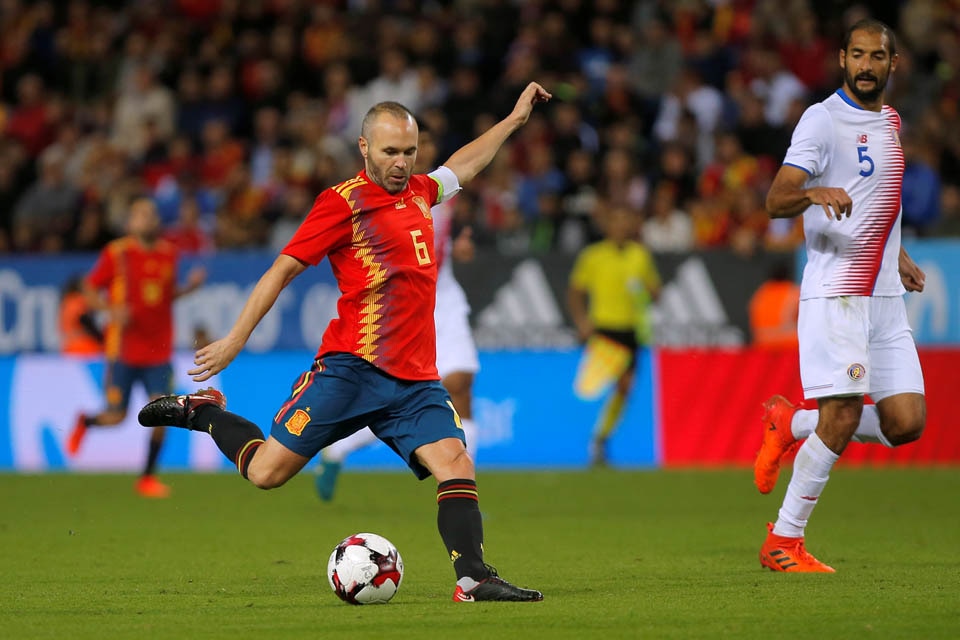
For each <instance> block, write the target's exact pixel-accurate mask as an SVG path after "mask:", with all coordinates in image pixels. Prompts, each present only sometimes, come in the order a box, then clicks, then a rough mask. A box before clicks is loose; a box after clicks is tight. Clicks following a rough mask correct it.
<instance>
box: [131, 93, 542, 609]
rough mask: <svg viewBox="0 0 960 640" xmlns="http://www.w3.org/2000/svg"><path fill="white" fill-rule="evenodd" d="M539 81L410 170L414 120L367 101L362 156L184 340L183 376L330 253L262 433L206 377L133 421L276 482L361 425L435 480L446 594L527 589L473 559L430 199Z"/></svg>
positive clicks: (532, 593) (238, 337)
mask: <svg viewBox="0 0 960 640" xmlns="http://www.w3.org/2000/svg"><path fill="white" fill-rule="evenodd" d="M550 98H551V95H550V94H549V93H548V92H547V91H545V90H544V88H543V87H541V86H540V85H539V84H537V83H535V82H532V83H530V84H529V85H528V86H527V87H526V88H525V89H524V91H523V93H522V94H521V95H520V98H519V99H518V101H517V103H516V105H515V106H514V109H513V111H512V112H511V113H510V115H508V116H507V117H506V118H504V119H503V120H501V121H500V122H498V123H497V124H496V125H494V126H493V127H491V128H490V129H489V130H488V131H486V132H485V133H484V134H482V135H480V136H479V137H478V138H476V139H475V140H473V141H472V142H470V143H468V144H466V145H464V146H463V147H461V148H460V149H459V150H457V151H456V152H455V153H454V154H453V155H452V156H451V157H450V158H449V159H448V160H447V162H446V163H444V165H443V166H441V167H440V168H438V169H436V170H435V171H432V172H431V173H429V174H427V175H422V174H419V175H414V174H413V166H414V162H415V161H416V156H417V133H418V129H417V123H416V120H415V119H414V117H413V115H412V114H411V113H410V111H409V110H407V109H406V108H405V107H403V106H402V105H400V104H398V103H395V102H382V103H379V104H377V105H374V106H373V107H372V108H371V109H370V111H368V112H367V114H366V116H365V117H364V119H363V123H362V125H361V135H360V138H359V140H358V144H359V148H360V153H361V155H362V156H363V159H364V167H365V168H364V170H363V171H361V172H360V173H359V174H358V175H357V176H356V177H354V178H352V179H350V180H347V181H346V182H343V183H341V184H339V185H337V186H335V187H332V188H329V189H326V190H325V191H323V192H322V193H321V194H320V195H319V196H318V197H317V199H316V201H315V202H314V205H313V208H312V209H311V210H310V212H309V214H308V215H307V217H306V219H305V220H304V222H303V224H302V225H301V226H300V228H299V229H298V230H297V232H296V233H295V234H294V236H293V238H292V239H291V240H290V242H289V243H288V244H287V246H286V247H285V248H284V249H283V251H282V252H281V253H280V255H279V256H278V257H277V259H276V261H275V262H274V264H273V266H271V267H270V268H269V269H268V270H267V272H266V273H264V275H263V276H262V277H261V278H260V281H259V282H258V283H257V285H256V286H255V287H254V290H253V292H252V293H251V294H250V297H249V299H248V300H247V303H246V305H245V306H244V308H243V310H242V311H241V312H240V317H239V318H238V319H237V321H236V323H235V324H234V326H233V328H232V329H231V330H230V332H229V333H228V334H227V335H226V336H224V337H223V338H221V339H220V340H217V341H215V342H213V343H211V344H210V345H208V346H207V347H204V348H202V349H200V350H198V351H197V353H196V356H195V359H194V363H195V364H196V366H195V367H194V368H193V369H191V370H190V371H189V372H188V373H189V374H190V375H192V376H193V379H194V380H195V381H197V382H202V381H204V380H207V379H209V378H210V377H211V376H213V375H215V374H217V373H219V372H220V371H222V370H223V369H224V368H226V367H227V365H229V364H230V362H231V361H232V360H233V359H234V358H235V357H236V355H237V354H238V353H239V352H240V350H241V349H242V348H243V346H244V344H245V343H246V341H247V339H248V338H249V336H250V334H251V333H252V332H253V330H254V328H255V327H256V326H257V324H258V323H259V322H260V320H261V319H262V318H263V316H264V315H266V313H267V312H268V311H269V310H270V308H271V307H272V306H273V304H274V303H275V302H276V300H277V297H278V296H279V295H280V292H281V291H282V290H283V288H284V287H285V286H286V285H287V284H288V283H289V282H290V281H291V280H293V279H294V278H295V277H296V276H298V275H299V274H300V273H301V272H303V271H304V269H306V268H307V266H308V265H314V264H317V263H319V262H320V261H321V260H322V259H323V258H324V257H327V258H328V259H329V260H330V264H331V266H332V268H333V273H334V276H335V277H336V278H337V282H338V284H339V286H340V291H341V296H340V299H339V301H338V303H337V311H338V314H337V318H336V319H334V320H332V321H331V322H330V324H329V325H328V326H327V330H326V332H325V333H324V335H323V340H322V343H321V345H320V349H319V350H318V352H317V357H316V361H315V362H314V363H313V366H312V367H311V368H310V369H309V370H307V371H305V372H303V373H302V374H301V375H300V376H299V377H298V378H297V379H296V381H295V382H294V384H293V387H292V390H291V393H290V396H289V397H288V398H287V400H286V401H285V402H284V403H283V404H282V405H281V406H280V408H279V410H278V411H277V413H276V415H275V417H274V421H273V425H272V427H271V430H270V436H269V437H268V438H267V439H266V440H264V436H263V432H262V431H261V430H260V428H259V427H258V426H257V425H255V424H253V423H252V422H250V421H248V420H246V419H245V418H243V417H241V416H239V415H236V414H234V413H230V412H228V411H226V410H225V406H226V400H225V399H224V397H223V396H222V394H220V393H219V392H218V391H215V390H204V391H200V392H197V393H195V394H190V395H179V396H167V397H164V398H160V399H158V400H155V401H153V402H151V403H149V404H148V405H147V406H145V407H144V408H143V409H142V410H141V411H140V416H139V418H140V423H141V424H143V425H144V426H148V427H153V426H163V425H173V426H178V427H182V428H186V429H192V430H195V431H205V432H207V433H209V434H210V435H211V436H212V437H213V439H214V441H215V442H216V443H217V446H218V447H219V448H220V450H221V451H222V452H223V453H224V455H226V456H227V457H228V458H229V459H230V460H232V461H233V462H235V463H236V465H237V469H238V471H239V472H240V474H241V475H242V476H243V477H244V478H246V479H248V480H249V481H250V482H252V483H253V484H254V485H256V486H257V487H260V488H262V489H270V488H273V487H279V486H280V485H282V484H283V483H285V482H286V481H287V480H289V479H290V478H292V477H293V476H294V475H295V474H296V473H297V472H299V471H300V470H301V469H302V468H303V467H304V465H306V464H307V462H309V461H310V459H311V458H312V457H313V456H315V455H316V454H317V452H319V451H320V450H321V449H323V448H324V447H326V446H327V445H329V444H331V443H333V442H336V441H337V440H339V439H341V438H344V437H346V436H348V435H350V434H351V433H353V432H355V431H357V430H359V429H361V428H363V427H364V426H367V425H369V426H370V428H371V429H372V430H373V432H374V433H376V435H377V437H379V438H380V439H381V440H383V441H384V442H385V443H386V444H387V445H388V446H390V448H392V449H393V450H394V451H395V452H396V453H397V454H398V455H399V456H401V457H402V458H403V459H404V460H405V461H406V462H407V464H408V465H409V467H410V468H411V470H412V471H413V472H414V474H415V475H416V476H417V477H418V478H420V479H423V478H426V477H427V476H430V475H433V476H434V478H436V480H437V482H438V487H437V503H438V515H437V526H438V529H439V530H440V537H441V538H442V539H443V542H444V544H445V546H446V548H447V551H448V552H449V554H450V558H451V560H452V561H453V567H454V571H455V572H456V575H457V585H456V588H455V590H454V594H453V599H454V600H455V601H457V602H474V601H478V600H510V601H537V600H542V599H543V596H542V595H541V594H540V592H539V591H536V590H533V589H521V588H519V587H516V586H514V585H512V584H510V583H509V582H507V581H505V580H503V579H502V578H500V577H499V576H498V575H497V572H496V570H495V569H493V568H492V567H490V566H489V565H487V564H486V563H485V562H484V559H483V524H482V522H481V516H480V508H479V503H478V498H477V495H478V494H477V483H476V477H475V469H474V466H473V461H472V460H471V459H470V456H469V455H468V454H467V451H466V448H465V447H464V437H463V430H462V429H461V428H460V418H459V416H458V415H457V412H456V410H455V409H454V407H453V403H452V402H451V400H450V395H449V394H448V393H447V391H446V390H445V389H444V388H443V386H442V385H441V384H440V382H439V376H438V375H437V367H436V359H437V354H436V329H435V326H434V319H433V311H434V301H435V298H436V283H437V259H436V255H435V254H434V249H433V247H434V229H433V220H432V218H431V214H430V207H431V206H433V205H434V204H437V203H440V202H444V201H446V200H447V199H449V198H451V197H453V195H454V194H455V193H456V192H457V191H459V190H460V188H461V185H463V184H466V183H467V182H469V181H470V180H471V179H473V178H474V176H476V175H477V173H479V172H480V171H481V170H483V169H484V167H486V166H487V165H488V164H489V163H490V161H491V160H492V159H493V157H494V155H495V154H496V153H497V151H498V150H499V149H500V147H501V146H502V145H503V143H504V142H505V141H506V140H507V138H508V137H509V136H510V135H511V134H512V133H513V132H514V131H516V130H517V129H519V128H520V127H521V126H523V125H524V124H525V123H526V121H527V119H528V118H529V117H530V113H531V112H532V110H533V107H534V105H535V104H536V103H538V102H544V101H546V100H549V99H550Z"/></svg>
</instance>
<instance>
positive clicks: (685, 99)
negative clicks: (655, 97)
mask: <svg viewBox="0 0 960 640" xmlns="http://www.w3.org/2000/svg"><path fill="white" fill-rule="evenodd" d="M723 109H724V100H723V94H722V93H720V91H719V90H718V89H717V88H716V87H712V86H710V85H707V84H705V83H704V82H703V79H702V78H701V76H700V73H699V72H698V71H697V70H696V69H695V68H693V67H692V66H689V65H688V66H686V67H684V69H683V71H682V72H681V73H680V75H679V76H678V78H677V81H676V82H675V83H674V85H673V87H672V88H671V90H670V92H669V93H668V94H666V95H665V96H663V100H662V102H661V103H660V111H659V113H658V115H657V119H656V121H655V122H654V124H653V131H654V134H655V135H656V138H657V140H659V141H660V142H669V141H671V140H682V138H683V136H682V128H683V123H682V119H683V112H684V111H689V112H690V113H691V114H692V115H693V122H694V124H695V127H694V131H695V132H696V148H695V150H696V154H697V165H698V166H705V165H706V164H707V163H708V162H710V160H712V159H713V134H714V132H715V131H716V129H717V127H718V126H719V125H720V123H721V116H722V115H723Z"/></svg>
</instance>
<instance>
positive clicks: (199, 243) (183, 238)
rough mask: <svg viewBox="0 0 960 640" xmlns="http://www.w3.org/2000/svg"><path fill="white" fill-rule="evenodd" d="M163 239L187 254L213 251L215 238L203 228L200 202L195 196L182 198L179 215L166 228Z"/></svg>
mask: <svg viewBox="0 0 960 640" xmlns="http://www.w3.org/2000/svg"><path fill="white" fill-rule="evenodd" d="M163 239H164V240H166V241H167V242H169V243H171V244H172V245H173V246H175V247H176V248H177V249H179V250H180V252H181V253H183V254H186V255H189V254H196V253H210V252H211V251H213V248H214V244H213V238H212V237H211V236H210V234H209V233H208V232H207V230H206V229H204V228H203V220H202V216H201V213H200V204H199V203H198V202H197V199H196V198H195V197H186V198H183V199H181V200H180V213H179V217H178V218H177V221H176V222H175V223H174V224H173V225H172V226H170V227H168V228H167V229H166V230H164V232H163Z"/></svg>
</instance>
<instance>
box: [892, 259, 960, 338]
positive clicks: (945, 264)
mask: <svg viewBox="0 0 960 640" xmlns="http://www.w3.org/2000/svg"><path fill="white" fill-rule="evenodd" d="M903 245H904V247H905V248H906V250H907V253H909V254H910V257H911V258H913V261H914V262H916V263H917V265H919V267H920V268H921V269H923V270H924V272H925V273H926V274H927V281H926V285H925V286H924V290H923V293H910V294H907V297H906V298H905V299H906V303H907V315H908V317H909V318H910V326H911V327H912V328H913V335H914V337H915V338H916V341H917V344H923V345H948V344H958V343H960V242H957V241H956V240H905V241H904V243H903Z"/></svg>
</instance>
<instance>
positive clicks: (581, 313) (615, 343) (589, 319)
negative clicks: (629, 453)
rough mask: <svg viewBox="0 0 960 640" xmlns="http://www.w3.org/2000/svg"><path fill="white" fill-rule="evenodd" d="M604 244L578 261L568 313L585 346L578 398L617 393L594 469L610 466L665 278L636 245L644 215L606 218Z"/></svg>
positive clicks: (605, 417)
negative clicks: (613, 439)
mask: <svg viewBox="0 0 960 640" xmlns="http://www.w3.org/2000/svg"><path fill="white" fill-rule="evenodd" d="M603 226H604V239H603V240H601V241H599V242H596V243H594V244H592V245H589V246H587V247H585V248H584V249H583V250H581V252H580V253H579V254H578V255H577V258H576V261H575V262H574V265H573V270H572V271H571V273H570V284H569V287H568V289H567V307H568V309H569V311H570V316H571V318H572V319H573V322H574V325H575V326H576V328H577V333H578V334H579V336H580V339H581V340H584V341H586V347H585V349H584V355H583V362H582V363H581V368H580V371H579V372H578V375H577V378H578V380H577V382H576V386H577V387H578V395H581V397H587V396H589V395H590V392H589V391H586V392H584V391H582V389H583V388H588V389H594V390H600V389H601V388H602V387H603V386H605V385H604V381H605V380H611V381H613V382H614V388H613V391H612V393H611V394H610V397H609V398H608V399H607V401H606V403H605V404H604V406H603V408H602V409H601V410H600V415H599V417H598V420H597V423H596V426H595V427H594V430H593V438H592V440H591V442H590V451H589V455H590V464H591V465H593V466H603V465H606V464H607V443H608V442H609V439H610V436H611V435H613V433H614V431H615V430H616V428H617V426H618V425H619V424H620V420H621V419H622V417H623V412H624V409H625V407H626V403H627V398H628V397H629V395H630V391H631V389H632V388H633V383H634V378H635V375H636V366H637V355H638V351H639V350H640V349H643V348H645V347H646V345H648V344H649V343H650V340H651V338H652V336H651V333H652V331H651V327H650V318H649V306H650V303H651V302H652V301H655V300H656V299H657V298H658V297H659V296H660V273H659V272H658V271H657V267H656V264H654V261H653V256H652V255H651V253H650V252H649V251H648V250H647V248H646V247H645V246H644V245H643V244H642V243H641V242H640V241H639V240H638V239H637V237H638V234H639V229H640V217H639V215H638V214H637V213H636V212H635V211H633V210H631V209H630V208H629V207H627V206H625V205H615V206H612V207H611V208H610V209H608V210H607V211H606V212H605V214H604V217H603Z"/></svg>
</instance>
